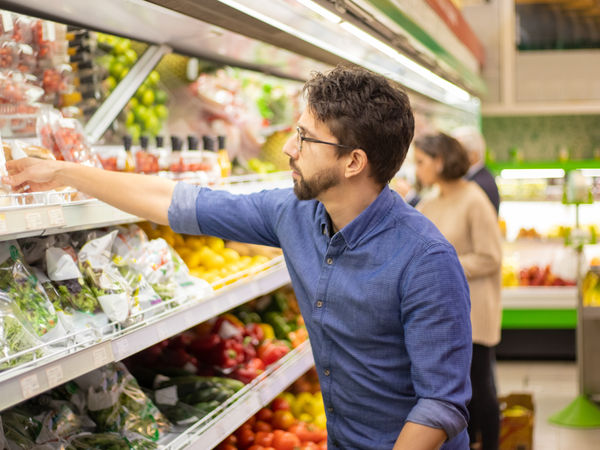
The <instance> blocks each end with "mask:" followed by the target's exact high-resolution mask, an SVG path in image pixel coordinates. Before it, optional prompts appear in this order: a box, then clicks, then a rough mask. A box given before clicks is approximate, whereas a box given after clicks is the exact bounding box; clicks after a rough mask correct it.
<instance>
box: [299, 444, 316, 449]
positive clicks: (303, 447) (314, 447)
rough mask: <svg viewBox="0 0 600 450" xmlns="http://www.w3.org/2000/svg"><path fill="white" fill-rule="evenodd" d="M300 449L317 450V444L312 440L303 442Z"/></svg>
mask: <svg viewBox="0 0 600 450" xmlns="http://www.w3.org/2000/svg"><path fill="white" fill-rule="evenodd" d="M300 450H319V446H318V445H317V444H315V443H314V442H303V443H302V447H300Z"/></svg>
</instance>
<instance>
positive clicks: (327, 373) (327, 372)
mask: <svg viewBox="0 0 600 450" xmlns="http://www.w3.org/2000/svg"><path fill="white" fill-rule="evenodd" d="M323 373H324V374H325V376H326V377H328V376H329V374H330V373H331V372H329V369H325V370H324V371H323Z"/></svg>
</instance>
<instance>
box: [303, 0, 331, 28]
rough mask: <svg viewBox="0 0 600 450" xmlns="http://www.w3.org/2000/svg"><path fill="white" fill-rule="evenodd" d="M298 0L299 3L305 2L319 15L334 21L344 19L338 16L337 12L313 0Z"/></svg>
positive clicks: (304, 3) (305, 4)
mask: <svg viewBox="0 0 600 450" xmlns="http://www.w3.org/2000/svg"><path fill="white" fill-rule="evenodd" d="M296 1H297V2H298V3H301V4H303V5H304V6H306V7H307V8H309V9H312V10H313V11H314V12H316V13H317V14H318V15H320V16H321V17H323V18H325V19H327V20H329V21H330V22H332V23H340V22H341V21H342V18H341V17H340V16H338V15H337V14H334V13H332V12H331V11H329V10H328V9H326V8H323V7H322V6H321V5H319V4H318V3H315V2H313V1H312V0H296Z"/></svg>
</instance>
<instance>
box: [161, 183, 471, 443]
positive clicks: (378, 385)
mask: <svg viewBox="0 0 600 450" xmlns="http://www.w3.org/2000/svg"><path fill="white" fill-rule="evenodd" d="M169 223H170V225H171V227H172V228H173V229H174V230H175V231H177V232H181V233H188V234H208V235H214V236H219V237H222V238H224V239H232V240H236V241H241V242H250V243H255V244H263V245H270V246H277V247H281V248H282V249H283V253H284V256H285V261H286V264H287V267H288V270H289V273H290V277H291V280H292V285H293V287H294V291H295V292H296V296H297V298H298V303H299V305H300V309H301V312H302V315H303V317H304V320H305V323H306V327H307V329H308V333H309V336H310V343H311V345H312V348H313V354H314V358H315V364H316V367H317V370H318V373H319V379H320V383H321V389H322V392H323V401H324V403H325V409H326V414H327V431H328V441H329V445H330V446H331V447H330V448H335V447H339V448H344V449H355V448H360V449H369V450H374V449H377V450H379V449H382V450H383V449H391V448H392V447H393V445H394V442H395V441H396V439H397V437H398V435H399V433H400V431H401V429H402V427H403V425H404V423H405V422H406V421H410V422H415V423H418V424H422V425H427V426H430V427H435V428H441V429H443V430H444V431H445V432H446V433H447V435H448V436H449V440H448V441H446V443H445V444H444V446H443V447H442V448H444V449H461V450H463V449H467V448H468V437H467V433H466V430H465V427H466V425H467V420H468V413H467V408H466V405H467V402H468V401H469V399H470V396H471V385H470V381H469V372H470V364H471V324H470V317H469V309H470V302H469V288H468V285H467V282H466V280H465V277H464V274H463V271H462V268H461V266H460V263H459V261H458V258H457V256H456V253H455V251H454V249H453V247H452V246H451V245H450V244H449V243H448V242H447V241H446V240H445V239H444V237H443V236H442V235H441V234H440V232H439V231H438V230H437V229H436V228H435V226H434V225H433V224H432V223H431V222H430V221H429V220H428V219H426V218H425V217H424V216H423V215H421V214H420V213H419V212H417V211H415V210H414V209H413V208H412V207H410V206H408V205H407V204H406V203H404V201H403V200H402V199H401V198H400V197H399V196H398V195H397V194H396V193H394V192H393V191H391V190H390V189H389V188H387V187H386V188H384V189H383V190H382V192H381V193H380V195H379V196H378V197H377V199H376V200H375V201H374V202H373V203H372V204H371V205H369V206H368V207H367V208H366V209H365V210H364V211H363V212H362V213H361V214H360V215H359V216H358V217H356V218H355V219H354V220H353V221H352V222H351V223H349V224H348V225H346V226H345V227H344V228H343V229H342V230H340V231H339V232H337V233H335V234H333V236H332V237H330V235H331V233H330V231H331V223H330V220H329V216H328V215H327V212H326V211H325V208H324V206H323V204H322V203H320V202H318V201H316V200H309V201H299V200H298V199H297V198H296V196H295V195H294V193H293V191H292V190H291V189H277V190H271V191H262V192H259V193H255V194H250V195H233V194H229V193H227V192H224V191H211V190H209V189H206V188H199V187H196V186H191V185H187V184H183V183H179V184H177V186H176V188H175V192H174V194H173V198H172V201H171V205H170V207H169Z"/></svg>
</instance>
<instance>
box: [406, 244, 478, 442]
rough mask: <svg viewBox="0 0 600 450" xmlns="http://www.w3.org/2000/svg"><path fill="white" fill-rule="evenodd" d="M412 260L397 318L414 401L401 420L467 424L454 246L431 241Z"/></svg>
mask: <svg viewBox="0 0 600 450" xmlns="http://www.w3.org/2000/svg"><path fill="white" fill-rule="evenodd" d="M416 259H417V260H415V261H412V263H411V264H410V267H409V269H408V270H407V273H406V275H405V277H404V280H403V283H402V294H401V295H402V324H403V327H404V330H405V333H404V334H405V336H406V347H407V350H408V353H409V356H410V360H411V378H412V382H413V386H414V389H415V394H416V396H417V403H416V404H415V406H414V407H413V408H412V410H411V411H410V413H409V414H408V416H407V418H406V420H407V421H409V422H414V423H418V424H421V425H425V426H429V427H432V428H439V429H443V430H444V431H445V432H446V434H447V435H448V439H452V438H453V437H455V436H457V435H458V434H459V433H460V432H461V431H462V430H464V429H465V428H466V426H467V422H468V419H469V415H468V412H467V403H468V402H469V400H470V398H471V383H470V366H471V352H472V340H471V321H470V300H469V287H468V285H467V282H466V279H465V276H464V274H463V271H462V268H461V266H460V263H459V261H458V258H457V256H456V253H455V251H454V249H452V248H451V247H450V245H445V244H436V245H433V246H431V247H430V248H429V249H427V250H426V251H424V252H423V253H422V254H421V256H420V257H419V258H416Z"/></svg>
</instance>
